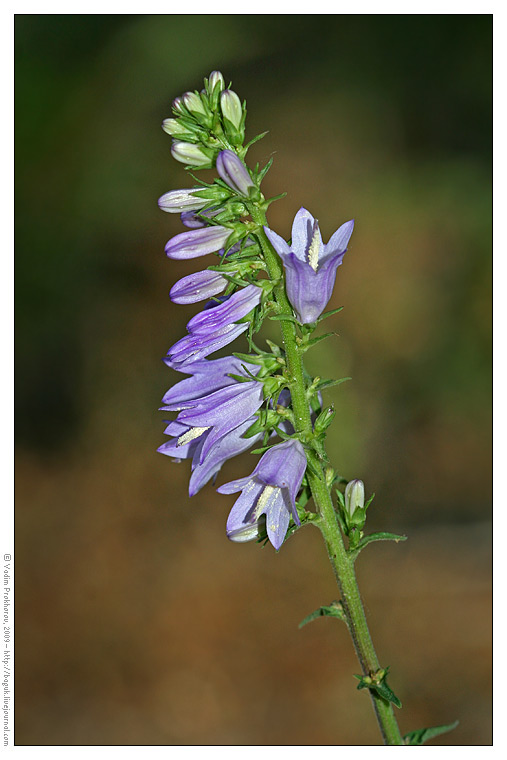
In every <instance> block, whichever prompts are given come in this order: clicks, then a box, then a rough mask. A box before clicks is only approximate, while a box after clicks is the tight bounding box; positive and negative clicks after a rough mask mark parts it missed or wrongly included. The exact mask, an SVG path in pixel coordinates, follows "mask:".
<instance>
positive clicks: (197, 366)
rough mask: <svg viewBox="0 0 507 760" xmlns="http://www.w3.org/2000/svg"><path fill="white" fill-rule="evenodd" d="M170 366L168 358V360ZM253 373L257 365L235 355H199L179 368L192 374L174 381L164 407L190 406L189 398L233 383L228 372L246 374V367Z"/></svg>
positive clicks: (243, 375)
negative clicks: (209, 356) (215, 356)
mask: <svg viewBox="0 0 507 760" xmlns="http://www.w3.org/2000/svg"><path fill="white" fill-rule="evenodd" d="M169 366H170V362H169ZM245 367H246V369H247V370H248V371H249V372H250V374H252V375H256V374H257V373H258V372H259V370H260V366H259V365H258V364H250V362H244V361H242V360H241V359H238V358H237V357H235V356H224V357H222V358H221V359H211V360H209V359H202V360H201V361H196V362H192V364H189V365H188V366H187V367H185V368H183V369H182V370H181V371H182V372H184V373H185V374H189V375H191V377H187V378H185V380H181V381H180V382H179V383H176V385H173V387H172V388H170V389H169V390H168V391H167V393H166V394H165V395H164V398H163V399H162V403H163V406H162V407H161V408H162V409H163V410H164V411H171V412H179V411H181V410H182V409H184V408H186V407H187V406H189V404H188V403H187V402H188V401H194V399H197V398H199V397H201V396H207V395H209V394H210V393H213V392H214V391H218V390H220V389H221V388H226V387H227V386H228V385H234V383H236V382H237V380H234V379H233V378H232V377H229V375H239V376H242V377H245V378H246V377H247V376H248V375H247V373H246V372H245V369H244V368H245Z"/></svg>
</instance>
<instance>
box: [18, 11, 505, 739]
mask: <svg viewBox="0 0 507 760" xmlns="http://www.w3.org/2000/svg"><path fill="white" fill-rule="evenodd" d="M15 27H16V45H15V47H16V283H15V285H16V342H17V359H16V386H17V392H16V422H17V424H16V437H17V440H16V443H17V466H16V494H17V499H16V571H17V588H16V623H17V634H16V655H17V657H16V667H17V679H16V742H17V744H43V745H44V744H46V745H51V744H56V745H59V744H71V745H72V744H85V745H86V744H119V745H122V744H168V745H174V744H210V745H218V744H225V745H231V744H232V745H233V744H239V745H256V744H268V745H269V744H274V745H276V744H281V745H287V744H289V745H290V744H303V745H304V744H317V745H321V744H322V745H323V744H374V743H377V742H378V739H377V732H376V726H375V723H374V719H373V715H372V714H371V707H370V704H369V700H368V698H367V696H366V695H365V693H364V692H357V691H356V690H355V681H354V679H353V678H352V674H353V673H355V672H357V669H358V666H357V664H356V662H355V658H354V654H353V652H352V647H351V644H350V642H349V640H348V636H347V633H346V631H345V630H344V627H343V626H341V625H340V624H338V623H335V621H332V620H321V621H317V622H315V623H313V624H312V625H311V626H308V627H306V628H304V629H303V630H301V631H298V629H297V624H298V622H299V621H300V620H301V619H302V618H303V617H305V615H307V614H308V613H309V612H310V611H311V610H313V609H315V608H316V607H318V606H319V605H321V604H327V603H329V602H330V601H331V600H332V599H334V598H336V595H337V591H336V588H335V585H334V580H333V575H332V572H331V569H330V567H329V566H328V563H327V559H326V556H325V551H324V547H323V545H322V544H321V541H320V538H319V535H318V534H317V531H312V530H311V529H308V530H304V531H301V532H300V533H298V534H296V536H294V537H293V538H291V539H290V541H289V542H288V543H287V544H286V545H285V546H284V547H283V549H282V551H281V552H280V553H279V554H276V553H275V552H274V551H273V550H272V549H271V548H270V547H266V548H264V549H261V548H260V547H258V546H256V545H255V544H254V545H252V544H248V545H243V546H242V545H235V544H232V543H230V542H228V541H227V540H226V538H225V532H224V526H225V520H226V516H227V513H228V510H229V508H230V507H231V505H232V503H233V499H234V497H225V496H219V495H218V494H216V493H215V491H214V489H213V488H212V486H211V485H208V486H207V487H206V488H205V489H204V490H203V491H201V492H200V493H199V494H198V495H197V496H195V497H194V498H193V499H191V500H189V499H188V496H187V483H188V463H182V464H180V465H176V464H172V463H171V462H170V460H169V459H167V458H166V457H162V456H161V455H159V454H157V453H156V448H157V446H158V445H160V443H162V442H163V440H164V436H163V428H164V425H163V421H162V419H163V416H164V415H162V414H161V413H159V412H158V411H157V408H158V405H159V402H160V399H161V397H162V395H163V393H164V392H165V390H166V389H167V388H168V387H169V386H170V385H171V384H172V383H173V382H174V381H175V380H176V373H172V372H170V371H169V370H168V369H167V368H166V367H165V366H164V365H163V363H162V362H161V357H162V356H163V355H164V354H165V353H166V351H167V349H168V348H169V347H170V346H171V345H172V344H173V343H174V342H175V341H176V340H177V339H178V338H179V337H181V336H182V335H183V334H184V331H185V324H186V322H187V321H188V319H189V317H190V316H191V315H192V314H193V313H195V312H196V311H197V310H198V307H197V306H196V307H176V306H174V305H172V304H171V302H170V300H169V297H168V292H169V289H170V287H171V286H172V284H173V283H174V282H175V281H176V280H177V279H178V278H179V277H181V276H183V275H184V274H187V273H189V272H190V271H192V270H194V269H195V268H196V266H195V262H191V261H190V262H184V261H182V262H172V261H169V260H168V259H166V257H165V256H164V244H165V242H166V241H167V240H168V239H169V238H170V237H171V236H172V235H174V234H176V233H177V232H179V231H181V229H182V228H181V225H180V222H179V218H178V217H174V216H169V215H167V214H163V213H161V212H160V211H159V210H158V208H157V203H156V201H157V198H158V196H159V195H161V194H162V193H163V192H166V191H167V190H169V189H173V188H176V187H185V186H186V185H187V177H186V175H185V172H184V170H183V168H182V166H181V165H179V164H176V162H174V161H173V160H172V159H171V156H170V144H171V141H170V138H169V137H168V136H167V135H165V134H164V133H163V131H162V130H161V128H160V124H161V122H162V119H163V118H166V117H168V116H169V115H170V103H171V101H172V99H173V98H174V97H175V96H176V95H178V94H181V93H182V92H184V91H186V90H188V89H196V88H197V89H200V88H201V86H202V77H203V76H205V75H207V74H208V73H209V72H210V71H211V70H213V69H220V70H222V71H223V73H224V75H225V78H226V79H227V80H232V81H233V86H234V89H235V90H236V91H237V92H238V93H239V94H240V96H241V97H242V98H246V99H247V102H248V108H249V118H248V120H247V134H248V136H249V137H252V136H253V135H255V134H257V133H258V132H261V131H264V130H265V129H269V130H270V131H269V134H268V135H267V137H266V138H264V140H262V141H261V142H260V143H258V144H256V145H255V146H254V147H253V148H252V149H251V151H250V153H249V158H250V160H251V161H256V160H258V161H261V162H265V161H267V160H268V159H269V157H270V156H272V155H273V156H274V159H275V162H274V165H273V168H272V170H271V172H270V173H269V175H268V176H267V178H266V180H265V188H266V190H265V192H266V194H270V195H274V194H277V193H279V192H282V191H284V190H288V196H287V198H285V199H284V200H283V201H281V202H279V203H277V204H275V205H274V206H273V207H272V208H271V210H270V216H269V219H270V225H271V227H274V228H275V229H276V230H277V231H278V232H279V233H280V234H282V235H287V236H288V235H289V233H290V224H291V221H292V218H293V216H294V214H295V212H296V211H297V210H298V208H299V207H300V206H302V205H303V206H305V207H306V208H308V209H309V210H310V211H311V212H312V213H313V214H314V215H315V216H316V217H318V218H319V221H320V224H321V228H322V231H323V237H324V240H327V239H328V238H329V236H330V235H331V233H332V232H333V231H334V230H335V229H336V228H337V227H338V226H339V225H340V224H342V223H343V222H344V221H346V220H347V219H350V218H352V217H354V218H355V220H356V228H355V232H354V236H353V238H352V241H351V246H350V249H349V252H348V253H347V255H346V257H345V261H344V265H343V266H342V267H341V268H340V269H339V270H338V277H337V286H336V289H335V293H334V296H333V300H332V302H331V304H330V308H332V307H337V306H340V305H343V306H344V307H345V308H344V310H343V311H342V312H341V313H340V314H339V315H338V316H336V317H334V318H333V325H332V329H335V330H336V332H337V333H338V334H339V337H337V338H336V339H333V342H330V341H326V342H324V343H323V344H320V346H319V348H316V349H315V350H314V352H313V355H312V356H311V357H310V358H309V365H310V369H311V370H313V371H314V372H315V373H317V372H318V373H319V374H320V375H323V376H328V377H335V376H338V377H340V376H344V375H351V376H352V378H353V380H352V382H349V383H345V384H344V385H341V386H339V387H337V388H335V389H332V390H331V391H329V392H328V393H327V394H326V399H327V400H328V401H333V402H334V403H335V405H336V408H337V417H336V420H335V424H334V425H333V427H332V428H331V437H330V443H329V449H330V453H331V455H332V459H333V462H334V463H335V465H336V467H337V468H338V469H339V470H340V471H341V472H343V473H344V474H345V475H347V476H348V477H360V478H363V479H364V480H365V482H366V486H367V490H368V491H369V492H371V491H375V492H376V493H377V497H376V499H375V501H374V503H373V506H372V507H371V509H370V526H371V529H384V530H392V531H396V532H402V533H407V534H408V535H409V540H408V541H407V542H405V543H404V544H400V545H394V544H393V545H390V544H389V545H380V544H377V545H374V546H372V547H371V548H370V549H369V550H368V551H367V552H365V554H364V555H362V557H361V560H360V561H359V562H358V573H359V578H360V585H361V589H362V593H363V596H364V598H365V603H366V609H367V614H368V618H369V622H370V625H371V629H372V632H373V637H374V640H375V642H376V644H377V648H378V652H379V656H380V660H381V662H382V664H388V665H390V666H391V669H392V676H391V684H392V686H393V688H394V690H395V691H396V693H397V694H399V696H400V698H401V699H402V701H403V703H404V708H403V710H402V711H401V712H400V713H399V719H400V724H401V728H402V731H403V732H407V731H409V730H413V729H415V728H420V727H422V726H425V725H435V724H439V723H446V722H451V721H452V720H454V719H455V718H459V719H460V721H461V724H460V727H459V728H458V730H456V731H455V732H454V733H453V734H450V735H449V736H448V737H444V738H443V739H442V740H441V743H442V744H446V743H447V744H458V745H466V744H489V743H490V742H491V724H490V720H491V706H490V701H491V700H490V697H491V693H490V692H491V684H490V678H491V664H490V654H491V653H490V649H491V632H490V622H491V613H490V534H491V525H490V519H491V493H490V482H491V477H490V470H491V411H490V410H491V324H490V322H491V317H490V314H491V303H490V295H491V294H490V291H491V87H492V83H491V38H492V17H491V16H489V15H438V16H437V15H406V16H404V15H399V16H396V15H395V16H392V15H381V16H372V15H357V16H340V15H305V16H299V15H292V16H287V15H272V16H266V15H238V16H231V15H209V16H204V15H193V16H190V15H139V16H134V15H100V16H99V15H18V16H17V17H16V23H15ZM254 461H255V460H254V458H253V457H252V456H251V455H248V454H247V455H245V456H244V457H242V458H239V459H237V460H234V461H232V462H230V463H229V464H228V465H227V466H226V467H225V468H224V470H223V471H222V473H221V474H220V476H219V482H226V481H227V480H230V479H232V477H238V476H242V475H244V474H247V473H248V472H250V471H251V469H252V468H253V464H254Z"/></svg>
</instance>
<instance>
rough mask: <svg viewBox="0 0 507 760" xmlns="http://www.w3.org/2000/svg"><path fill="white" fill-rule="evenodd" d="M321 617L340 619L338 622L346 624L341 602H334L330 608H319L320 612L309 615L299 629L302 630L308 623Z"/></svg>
mask: <svg viewBox="0 0 507 760" xmlns="http://www.w3.org/2000/svg"><path fill="white" fill-rule="evenodd" d="M319 617H334V618H338V620H343V622H344V623H345V622H346V619H345V615H344V612H343V607H342V604H341V602H332V603H331V604H330V605H329V606H327V607H319V609H318V610H315V611H314V612H311V613H310V614H309V615H307V616H306V617H305V619H304V620H302V621H301V622H300V624H299V626H298V628H302V627H303V626H304V625H306V624H307V623H311V622H312V620H316V619H317V618H319Z"/></svg>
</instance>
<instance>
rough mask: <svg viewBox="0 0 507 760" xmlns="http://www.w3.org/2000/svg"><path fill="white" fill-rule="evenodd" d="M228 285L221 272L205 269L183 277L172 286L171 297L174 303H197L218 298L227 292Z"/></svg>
mask: <svg viewBox="0 0 507 760" xmlns="http://www.w3.org/2000/svg"><path fill="white" fill-rule="evenodd" d="M228 283H229V281H228V280H227V279H226V278H225V277H222V275H221V274H220V273H219V272H214V271H213V270H212V269H205V270H204V271H202V272H193V273H192V274H189V275H187V276H186V277H182V278H181V280H178V282H176V283H175V284H174V285H173V286H172V288H171V290H170V292H169V295H170V297H171V301H173V302H174V303H178V304H189V303H197V302H198V301H204V300H205V299H207V298H212V297H213V296H217V295H218V294H219V293H221V292H222V291H223V290H225V288H226V287H227V285H228Z"/></svg>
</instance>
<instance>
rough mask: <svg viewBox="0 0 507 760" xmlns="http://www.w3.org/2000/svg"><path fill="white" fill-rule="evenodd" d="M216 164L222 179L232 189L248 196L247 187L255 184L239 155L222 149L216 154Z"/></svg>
mask: <svg viewBox="0 0 507 760" xmlns="http://www.w3.org/2000/svg"><path fill="white" fill-rule="evenodd" d="M216 166H217V172H218V173H219V175H220V177H221V178H222V179H223V181H224V182H225V183H226V184H227V185H229V187H230V188H231V189H232V190H235V191H236V192H237V193H239V194H240V195H244V196H245V197H246V198H248V195H249V192H248V191H249V189H250V188H251V187H255V185H254V183H253V182H252V178H251V177H250V175H249V173H248V170H247V168H246V166H245V164H244V163H243V161H242V160H241V159H240V158H239V156H237V155H236V153H234V151H232V150H222V151H220V153H219V154H218V158H217V163H216Z"/></svg>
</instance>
